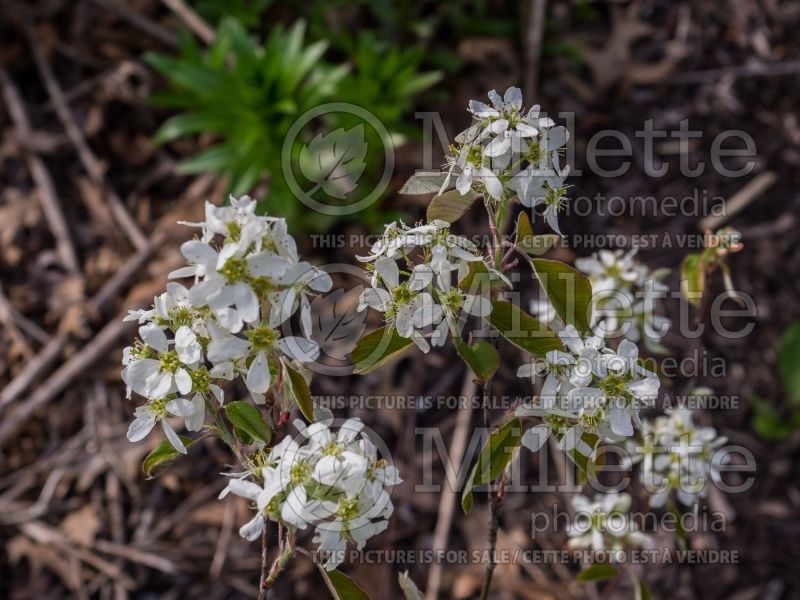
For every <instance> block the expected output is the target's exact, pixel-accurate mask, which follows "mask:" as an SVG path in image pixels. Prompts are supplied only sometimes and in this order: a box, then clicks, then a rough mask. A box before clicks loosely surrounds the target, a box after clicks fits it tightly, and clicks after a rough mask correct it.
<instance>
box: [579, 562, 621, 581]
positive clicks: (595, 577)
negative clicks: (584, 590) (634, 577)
mask: <svg viewBox="0 0 800 600" xmlns="http://www.w3.org/2000/svg"><path fill="white" fill-rule="evenodd" d="M617 575H619V571H617V570H616V569H615V568H614V567H612V566H611V565H609V564H605V563H595V564H593V565H591V566H589V567H586V568H585V569H584V570H583V571H581V572H580V573H578V575H577V576H576V577H575V579H576V581H580V582H581V583H586V582H588V581H606V580H608V579H614V577H616V576H617Z"/></svg>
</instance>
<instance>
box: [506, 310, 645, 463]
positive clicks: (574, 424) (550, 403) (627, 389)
mask: <svg viewBox="0 0 800 600" xmlns="http://www.w3.org/2000/svg"><path fill="white" fill-rule="evenodd" d="M559 336H560V338H561V340H562V342H563V343H564V346H565V350H566V351H561V350H551V351H550V352H548V353H547V355H546V357H545V359H544V360H537V361H535V362H533V363H530V364H527V365H522V366H521V367H520V368H519V370H518V371H517V375H518V376H519V377H529V378H532V379H533V378H536V377H538V376H542V375H545V380H544V383H543V385H542V391H541V394H540V397H539V400H538V402H536V403H530V404H523V405H522V406H520V407H519V408H518V409H517V411H516V415H517V416H520V417H538V418H540V419H541V420H542V423H541V424H539V425H536V426H535V427H533V428H532V429H530V430H528V431H527V432H526V433H525V434H523V439H522V443H523V445H524V446H526V447H527V448H529V449H531V450H532V451H534V452H535V451H538V450H539V449H540V448H541V446H542V445H543V444H544V442H545V440H546V439H547V438H548V437H549V436H550V435H555V436H556V438H557V439H558V442H559V446H560V447H561V448H563V449H564V450H566V451H570V450H576V451H577V452H578V453H579V454H581V455H582V456H585V457H587V458H588V457H590V455H591V454H592V451H593V448H592V447H590V446H589V444H587V443H586V441H585V435H584V434H591V435H593V436H596V438H597V439H599V440H606V441H618V440H620V439H624V438H626V437H630V436H632V435H633V434H634V425H635V426H636V427H639V428H641V427H642V423H641V420H640V418H639V410H640V409H641V408H642V407H643V406H649V405H651V404H652V402H653V401H654V399H655V397H656V395H657V394H658V389H659V380H658V378H657V377H656V376H655V375H654V374H653V373H650V372H649V371H646V370H645V369H643V368H642V367H641V366H639V364H638V362H637V359H638V349H637V348H636V346H635V345H634V344H632V343H631V342H628V341H627V340H624V341H623V343H621V344H620V347H619V348H618V350H617V352H613V351H611V350H610V349H608V348H605V347H604V344H603V341H602V340H601V339H600V338H599V337H596V336H589V337H586V338H584V337H582V336H581V335H580V334H579V333H578V331H577V330H576V329H575V327H574V326H572V325H569V326H567V327H565V328H564V329H563V330H562V331H561V332H560V333H559Z"/></svg>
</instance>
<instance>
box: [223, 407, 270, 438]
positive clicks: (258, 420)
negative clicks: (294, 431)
mask: <svg viewBox="0 0 800 600" xmlns="http://www.w3.org/2000/svg"><path fill="white" fill-rule="evenodd" d="M225 414H226V415H228V419H229V420H230V422H231V423H232V424H233V426H234V427H235V428H236V429H237V430H239V431H242V432H244V433H245V434H247V435H248V436H250V437H251V438H253V439H255V440H261V441H262V442H265V443H269V441H270V440H271V439H272V431H271V430H270V428H269V426H268V425H267V424H266V423H265V422H264V418H263V417H262V416H261V411H259V410H258V409H257V408H256V407H255V406H253V405H252V404H250V403H249V402H247V401H245V400H236V401H234V402H231V403H229V404H226V405H225Z"/></svg>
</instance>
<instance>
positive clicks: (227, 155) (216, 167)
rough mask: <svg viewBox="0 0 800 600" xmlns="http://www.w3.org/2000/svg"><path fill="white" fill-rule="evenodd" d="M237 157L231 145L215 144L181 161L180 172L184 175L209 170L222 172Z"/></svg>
mask: <svg viewBox="0 0 800 600" xmlns="http://www.w3.org/2000/svg"><path fill="white" fill-rule="evenodd" d="M235 158H236V154H235V153H234V151H233V150H232V149H231V148H230V147H228V146H226V145H219V146H213V147H211V148H209V149H208V150H204V151H203V152H200V153H198V154H195V155H194V156H192V157H191V158H187V159H186V160H184V161H183V162H181V163H180V164H179V165H178V172H179V173H181V174H182V175H191V174H193V173H204V172H208V171H211V172H220V171H224V170H225V169H227V168H228V166H229V165H230V164H231V162H232V161H233V160H234V159H235Z"/></svg>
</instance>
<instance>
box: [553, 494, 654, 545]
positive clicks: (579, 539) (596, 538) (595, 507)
mask: <svg viewBox="0 0 800 600" xmlns="http://www.w3.org/2000/svg"><path fill="white" fill-rule="evenodd" d="M572 507H573V508H574V509H575V516H574V518H573V522H572V523H571V524H570V525H569V526H568V527H567V536H568V537H569V541H568V542H567V544H568V545H569V547H570V548H576V549H587V548H591V549H592V550H593V551H595V552H602V551H619V550H624V549H625V548H631V547H645V546H647V545H648V544H649V543H650V536H649V535H647V534H646V533H643V532H642V531H639V529H638V528H637V526H636V523H634V522H633V521H632V520H631V519H630V515H629V510H630V508H631V497H630V496H629V495H628V494H625V493H613V492H612V493H609V494H602V495H601V494H598V495H596V496H595V497H594V500H593V501H592V500H590V499H589V498H587V497H586V496H575V497H574V498H573V499H572Z"/></svg>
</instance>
